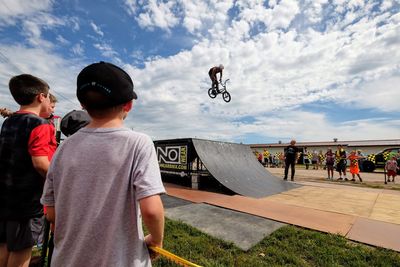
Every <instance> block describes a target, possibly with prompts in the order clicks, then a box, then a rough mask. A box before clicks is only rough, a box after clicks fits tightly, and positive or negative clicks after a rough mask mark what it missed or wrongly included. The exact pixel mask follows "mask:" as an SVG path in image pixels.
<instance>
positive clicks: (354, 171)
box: [348, 150, 362, 182]
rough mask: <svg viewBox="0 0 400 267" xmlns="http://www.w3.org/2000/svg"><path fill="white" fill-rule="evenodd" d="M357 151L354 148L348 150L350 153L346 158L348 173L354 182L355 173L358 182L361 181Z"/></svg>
mask: <svg viewBox="0 0 400 267" xmlns="http://www.w3.org/2000/svg"><path fill="white" fill-rule="evenodd" d="M356 153H357V152H356V151H355V150H353V151H351V152H350V155H349V157H348V159H349V160H350V173H351V175H352V177H353V178H352V179H351V180H352V181H353V182H355V181H356V179H355V176H356V175H357V177H358V179H359V180H360V182H362V179H361V176H360V168H359V167H358V161H359V159H360V157H359V156H358V155H357V154H356Z"/></svg>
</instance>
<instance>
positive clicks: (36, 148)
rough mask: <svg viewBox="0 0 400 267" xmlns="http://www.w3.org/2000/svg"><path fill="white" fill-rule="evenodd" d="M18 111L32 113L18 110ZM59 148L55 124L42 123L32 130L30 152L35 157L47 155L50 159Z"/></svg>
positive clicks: (29, 142) (29, 144)
mask: <svg viewBox="0 0 400 267" xmlns="http://www.w3.org/2000/svg"><path fill="white" fill-rule="evenodd" d="M17 113H32V112H28V111H23V110H21V111H17ZM56 148H57V142H56V135H55V128H54V126H53V125H51V124H50V123H49V124H42V125H39V126H38V127H36V128H35V129H33V130H32V132H31V134H30V136H29V141H28V152H29V154H30V155H31V156H33V157H39V156H47V157H48V159H49V161H50V160H51V158H52V157H53V155H54V152H55V151H56Z"/></svg>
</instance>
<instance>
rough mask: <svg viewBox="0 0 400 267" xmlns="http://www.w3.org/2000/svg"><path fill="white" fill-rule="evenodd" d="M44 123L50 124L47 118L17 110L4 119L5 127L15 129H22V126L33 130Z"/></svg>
mask: <svg viewBox="0 0 400 267" xmlns="http://www.w3.org/2000/svg"><path fill="white" fill-rule="evenodd" d="M43 124H47V125H50V123H49V122H48V121H47V120H46V119H44V118H41V117H39V116H38V115H36V114H34V113H29V112H15V113H13V114H12V115H11V116H10V117H8V118H7V119H6V120H5V121H4V123H3V127H9V128H11V129H15V130H21V128H22V129H25V130H32V129H34V128H36V127H37V126H40V125H43Z"/></svg>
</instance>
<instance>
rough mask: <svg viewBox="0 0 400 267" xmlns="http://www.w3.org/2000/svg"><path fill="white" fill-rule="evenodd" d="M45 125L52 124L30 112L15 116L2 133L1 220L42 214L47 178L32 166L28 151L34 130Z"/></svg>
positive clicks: (6, 122) (0, 141) (0, 144)
mask: <svg viewBox="0 0 400 267" xmlns="http://www.w3.org/2000/svg"><path fill="white" fill-rule="evenodd" d="M43 124H49V122H48V121H47V120H46V119H42V118H40V117H38V116H36V115H34V114H31V113H15V114H13V115H12V116H11V117H9V118H8V119H6V120H5V121H4V122H3V126H2V128H1V134H0V219H7V220H10V219H24V218H33V217H37V216H41V215H42V213H43V211H42V210H43V209H42V205H41V204H40V202H39V200H40V197H41V194H42V190H43V185H44V180H45V179H44V178H43V177H42V176H41V175H40V174H39V173H38V172H37V171H36V169H35V168H34V167H33V163H32V156H31V154H30V153H29V150H28V148H29V142H30V141H31V140H30V138H31V133H32V131H33V130H34V129H35V128H36V127H38V126H40V125H43ZM49 129H50V128H49ZM43 141H44V142H47V140H43ZM48 143H51V142H50V140H49V142H48ZM53 152H54V151H53Z"/></svg>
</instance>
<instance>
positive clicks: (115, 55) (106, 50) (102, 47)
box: [93, 43, 122, 64]
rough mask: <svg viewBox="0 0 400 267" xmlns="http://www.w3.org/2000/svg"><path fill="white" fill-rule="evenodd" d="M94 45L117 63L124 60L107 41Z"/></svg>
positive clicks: (103, 54)
mask: <svg viewBox="0 0 400 267" xmlns="http://www.w3.org/2000/svg"><path fill="white" fill-rule="evenodd" d="M93 46H94V47H95V48H96V49H98V50H99V51H100V52H101V54H102V56H104V57H107V58H110V59H112V60H113V62H116V63H117V64H121V63H122V60H121V59H120V58H119V57H118V55H119V54H118V52H117V51H115V50H114V49H113V48H112V46H111V45H109V44H107V43H95V44H93Z"/></svg>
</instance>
